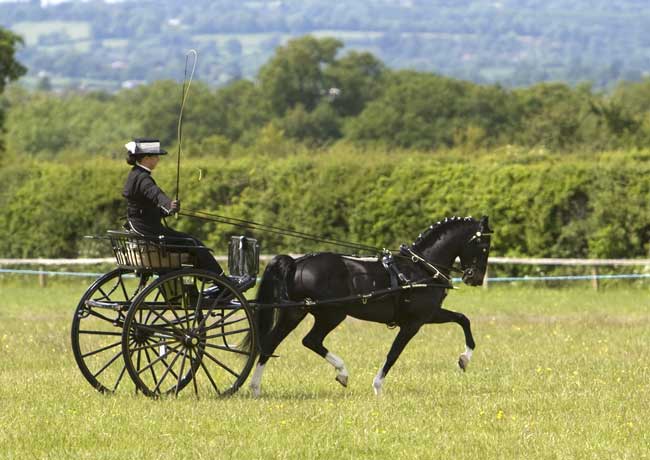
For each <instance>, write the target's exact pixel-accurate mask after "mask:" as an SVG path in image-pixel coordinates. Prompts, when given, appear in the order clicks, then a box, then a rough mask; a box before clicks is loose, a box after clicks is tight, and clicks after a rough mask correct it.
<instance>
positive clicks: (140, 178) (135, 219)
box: [122, 139, 223, 275]
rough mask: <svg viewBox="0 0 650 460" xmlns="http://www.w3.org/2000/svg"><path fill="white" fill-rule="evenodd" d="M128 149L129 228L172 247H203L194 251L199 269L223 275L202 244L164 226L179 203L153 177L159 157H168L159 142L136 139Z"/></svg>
mask: <svg viewBox="0 0 650 460" xmlns="http://www.w3.org/2000/svg"><path fill="white" fill-rule="evenodd" d="M125 147H126V149H127V150H128V155H127V158H126V162H127V163H128V164H130V165H132V166H133V168H131V172H129V175H128V177H127V178H126V183H125V184H124V191H123V192H122V195H123V196H124V198H126V203H127V226H128V228H129V229H130V230H133V231H136V232H138V233H140V234H143V235H149V236H159V235H164V236H165V241H167V242H169V243H170V244H177V245H186V246H194V245H196V246H200V247H201V248H199V249H195V250H193V253H194V254H195V256H196V267H197V268H202V269H205V270H210V271H212V272H214V273H216V274H218V275H223V269H222V268H221V266H220V265H219V263H218V262H217V261H216V260H215V259H214V257H212V254H211V253H210V251H209V250H208V249H207V248H205V247H204V245H203V243H201V242H200V241H199V240H197V239H196V238H194V237H192V236H191V235H188V234H187V233H182V232H178V231H176V230H173V229H171V228H169V227H167V226H166V225H163V223H162V219H163V217H167V216H170V215H172V214H174V213H177V212H178V211H180V202H178V201H176V200H172V199H171V198H169V197H168V196H167V195H166V194H165V192H163V191H162V190H161V189H160V187H158V185H156V181H154V180H153V177H151V172H152V171H153V170H154V169H155V168H156V165H157V164H158V161H160V156H161V155H166V154H167V152H166V151H165V150H162V149H161V148H160V141H158V140H157V139H135V140H133V141H132V142H129V143H128V144H126V145H125Z"/></svg>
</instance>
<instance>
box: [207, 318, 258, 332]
mask: <svg viewBox="0 0 650 460" xmlns="http://www.w3.org/2000/svg"><path fill="white" fill-rule="evenodd" d="M224 318H225V316H224ZM242 321H248V317H247V316H244V317H242V318H239V319H236V320H234V321H228V322H227V323H225V322H223V319H220V320H219V321H217V322H216V323H214V324H211V325H209V326H208V327H206V328H205V329H204V330H206V331H209V330H211V329H216V328H218V327H226V326H230V325H233V324H237V323H241V322H242Z"/></svg>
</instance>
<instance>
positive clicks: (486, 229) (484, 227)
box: [479, 216, 492, 233]
mask: <svg viewBox="0 0 650 460" xmlns="http://www.w3.org/2000/svg"><path fill="white" fill-rule="evenodd" d="M479 228H480V229H481V233H492V229H491V228H490V226H489V225H488V216H483V217H481V220H480V222H479Z"/></svg>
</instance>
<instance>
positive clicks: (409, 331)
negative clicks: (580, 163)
mask: <svg viewBox="0 0 650 460" xmlns="http://www.w3.org/2000/svg"><path fill="white" fill-rule="evenodd" d="M420 327H422V324H420V323H417V324H407V325H402V326H400V329H399V332H398V333H397V337H395V340H394V341H393V345H392V346H391V347H390V351H389V352H388V356H387V357H386V362H385V363H384V365H383V366H382V367H381V369H379V372H377V375H376V376H375V378H374V380H373V381H372V387H373V389H374V390H375V394H376V395H377V396H380V395H381V392H382V386H383V384H384V379H385V378H386V375H387V374H388V371H389V370H390V368H391V367H393V364H395V361H397V358H399V355H400V354H401V353H402V351H403V350H404V347H406V344H408V343H409V341H410V340H411V339H412V338H413V336H414V335H415V334H416V333H417V332H418V331H419V330H420Z"/></svg>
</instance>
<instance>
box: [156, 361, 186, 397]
mask: <svg viewBox="0 0 650 460" xmlns="http://www.w3.org/2000/svg"><path fill="white" fill-rule="evenodd" d="M180 356H181V355H180V354H176V356H174V359H172V362H171V364H170V365H169V366H167V369H165V372H163V375H162V377H160V381H159V382H158V384H157V385H156V387H155V388H154V389H153V393H159V392H160V385H161V384H162V383H163V380H165V377H167V374H169V371H170V370H171V368H172V367H173V366H174V364H176V361H177V360H178V358H179V357H180Z"/></svg>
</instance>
